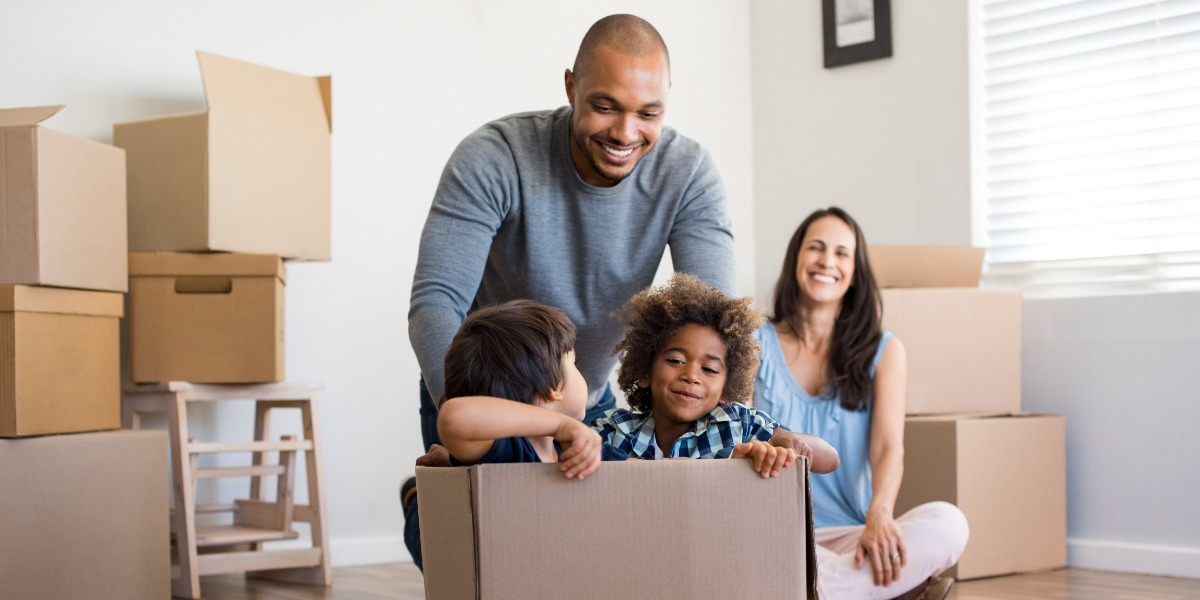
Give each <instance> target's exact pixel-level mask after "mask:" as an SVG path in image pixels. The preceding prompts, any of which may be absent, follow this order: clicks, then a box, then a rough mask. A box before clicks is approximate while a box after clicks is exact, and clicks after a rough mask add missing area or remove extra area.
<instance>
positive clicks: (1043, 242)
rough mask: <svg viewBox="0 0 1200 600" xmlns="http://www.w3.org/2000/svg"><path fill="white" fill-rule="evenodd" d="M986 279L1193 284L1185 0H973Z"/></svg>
mask: <svg viewBox="0 0 1200 600" xmlns="http://www.w3.org/2000/svg"><path fill="white" fill-rule="evenodd" d="M981 2H982V10H981V11H979V14H980V15H981V16H982V19H983V23H982V28H981V31H982V34H983V43H982V44H981V48H982V52H983V57H982V61H981V64H982V68H983V73H981V75H982V82H983V86H982V89H983V94H984V98H983V106H984V114H983V123H984V137H985V140H986V141H985V143H984V146H985V151H984V154H985V157H984V160H985V166H984V169H983V172H984V173H985V174H986V175H985V176H986V186H985V189H986V190H987V192H986V193H987V198H986V200H987V207H988V219H987V220H988V223H987V230H988V238H989V250H988V258H987V263H988V268H987V273H986V276H985V282H986V285H988V286H991V287H1009V288H1018V289H1023V290H1024V291H1025V294H1026V296H1027V297H1056V296H1080V295H1095V294H1117V293H1131V292H1149V291H1175V290H1194V289H1200V0H1158V1H1154V0H981Z"/></svg>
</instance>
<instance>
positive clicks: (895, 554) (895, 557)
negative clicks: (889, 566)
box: [892, 550, 900, 560]
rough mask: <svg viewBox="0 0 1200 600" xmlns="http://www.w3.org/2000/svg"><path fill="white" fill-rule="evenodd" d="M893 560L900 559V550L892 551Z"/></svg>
mask: <svg viewBox="0 0 1200 600" xmlns="http://www.w3.org/2000/svg"><path fill="white" fill-rule="evenodd" d="M892 560H900V551H899V550H896V551H895V552H892Z"/></svg>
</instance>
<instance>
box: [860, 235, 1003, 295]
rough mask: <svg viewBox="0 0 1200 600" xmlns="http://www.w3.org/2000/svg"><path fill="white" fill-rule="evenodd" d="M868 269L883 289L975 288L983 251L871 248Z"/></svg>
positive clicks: (896, 247) (940, 247) (973, 249)
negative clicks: (869, 267)
mask: <svg viewBox="0 0 1200 600" xmlns="http://www.w3.org/2000/svg"><path fill="white" fill-rule="evenodd" d="M868 252H869V253H870V255H871V269H872V270H873V271H874V272H875V281H876V282H877V283H878V284H879V287H883V288H926V287H978V286H979V277H980V275H981V274H982V273H983V253H984V249H983V248H972V247H970V246H891V245H880V246H874V245H873V246H870V247H869V248H868Z"/></svg>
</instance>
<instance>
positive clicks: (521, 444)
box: [450, 437, 629, 467]
mask: <svg viewBox="0 0 1200 600" xmlns="http://www.w3.org/2000/svg"><path fill="white" fill-rule="evenodd" d="M554 451H555V452H558V453H560V454H561V453H562V447H561V446H559V445H558V442H555V443H554ZM628 458H629V454H628V453H627V452H622V451H620V450H617V449H616V448H613V447H612V446H609V445H608V444H604V445H603V447H601V448H600V460H603V461H610V460H627V459H628ZM540 462H542V459H541V458H539V457H538V455H537V451H536V450H534V449H533V444H531V443H530V442H529V438H523V437H511V438H503V439H499V440H496V441H495V442H492V448H491V449H490V450H488V451H487V454H484V455H483V458H480V459H479V461H477V462H476V463H474V464H480V465H489V464H504V463H540ZM450 464H452V465H454V466H456V467H464V466H467V464H468V463H464V462H462V461H459V460H458V459H457V458H454V457H453V456H451V457H450Z"/></svg>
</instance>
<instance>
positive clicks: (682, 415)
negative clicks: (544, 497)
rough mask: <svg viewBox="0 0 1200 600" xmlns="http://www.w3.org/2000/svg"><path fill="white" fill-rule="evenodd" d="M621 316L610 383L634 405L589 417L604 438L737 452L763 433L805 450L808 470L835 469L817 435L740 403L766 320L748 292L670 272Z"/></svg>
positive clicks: (655, 452) (716, 454) (715, 453)
mask: <svg viewBox="0 0 1200 600" xmlns="http://www.w3.org/2000/svg"><path fill="white" fill-rule="evenodd" d="M619 316H620V318H621V319H622V321H623V322H624V324H625V327H626V329H625V338H624V339H623V340H621V343H620V344H618V345H617V347H616V349H615V350H614V352H616V353H618V354H619V355H620V368H619V370H618V372H617V383H618V384H619V385H620V386H621V390H622V391H623V392H625V394H626V397H627V399H628V401H629V406H630V408H631V409H632V410H627V409H622V408H618V409H613V410H610V411H608V412H606V413H604V414H603V415H601V416H600V417H599V418H598V419H596V421H595V422H594V423H592V427H593V428H595V429H596V430H597V431H599V432H600V435H601V437H602V438H603V440H604V441H605V442H606V443H608V444H610V445H612V446H613V447H614V448H616V449H617V450H620V451H623V452H628V453H629V455H630V456H631V457H634V458H643V459H656V458H681V457H691V458H726V457H731V456H734V457H736V456H739V455H740V454H741V453H740V452H739V445H740V444H743V443H745V442H750V441H752V440H759V441H761V442H767V441H769V442H770V443H771V444H773V445H777V446H785V447H789V448H792V449H794V450H795V451H796V453H797V454H800V455H803V456H806V457H807V458H808V459H809V462H810V464H811V469H812V471H813V472H815V473H826V472H829V471H833V470H835V469H836V468H837V466H838V457H837V451H836V450H835V449H834V448H833V447H832V446H830V445H829V444H828V443H826V442H825V441H824V440H822V439H821V438H819V437H817V436H814V435H805V434H797V433H792V432H789V431H786V430H784V429H782V428H780V427H779V423H778V422H776V421H775V419H773V418H771V417H770V416H769V415H767V414H766V413H764V412H762V411H758V410H755V409H753V408H748V407H746V406H744V405H743V403H744V402H746V401H747V400H749V399H750V398H751V397H752V394H753V386H754V375H755V371H756V370H757V369H758V351H759V348H758V343H757V342H755V341H754V337H753V333H754V331H755V330H757V329H758V328H759V326H760V325H762V322H763V316H762V314H761V313H760V312H759V311H758V310H756V309H755V308H753V307H752V306H751V303H750V299H749V298H741V299H735V298H729V297H726V296H725V295H724V294H722V293H721V292H720V290H718V289H717V288H714V287H712V286H709V285H706V284H704V283H703V282H702V281H700V280H699V279H697V278H696V277H695V276H692V275H688V274H685V273H677V274H676V275H675V276H674V277H672V278H671V281H670V282H668V283H667V285H665V286H663V287H662V288H658V289H655V288H650V289H647V290H644V291H642V292H640V293H638V294H637V295H636V296H634V297H633V299H632V300H630V301H629V303H628V304H626V305H625V307H624V308H623V309H622V311H621V313H620V315H619ZM756 460H757V457H756ZM778 472H779V469H778V468H773V469H772V471H771V473H770V474H771V475H774V474H777V473H778ZM764 475H767V473H764Z"/></svg>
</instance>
